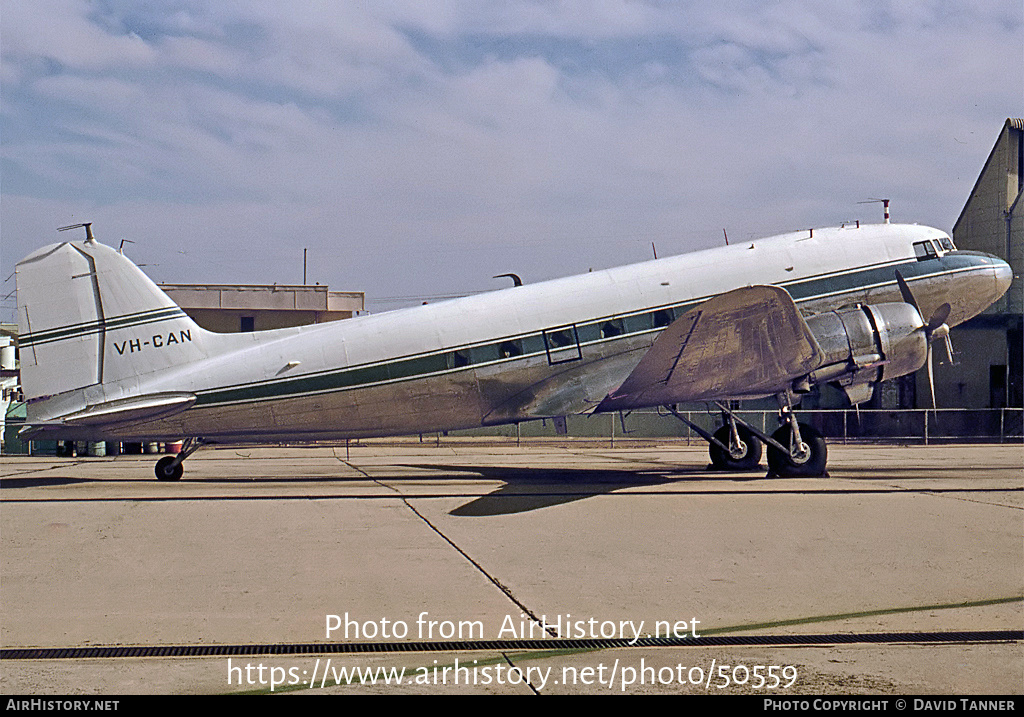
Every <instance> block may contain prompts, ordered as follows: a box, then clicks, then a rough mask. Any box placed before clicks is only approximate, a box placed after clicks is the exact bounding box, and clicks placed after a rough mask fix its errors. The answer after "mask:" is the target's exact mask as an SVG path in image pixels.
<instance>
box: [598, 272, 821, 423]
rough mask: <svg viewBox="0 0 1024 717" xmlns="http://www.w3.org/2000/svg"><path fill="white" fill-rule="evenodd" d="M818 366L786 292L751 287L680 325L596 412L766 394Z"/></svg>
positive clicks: (817, 351)
mask: <svg viewBox="0 0 1024 717" xmlns="http://www.w3.org/2000/svg"><path fill="white" fill-rule="evenodd" d="M821 361H822V351H821V348H820V347H819V346H818V342H817V341H816V340H815V338H814V334H812V333H811V330H810V328H808V326H807V322H806V321H804V319H803V317H802V316H801V315H800V311H799V310H798V309H797V308H796V304H794V303H793V299H792V297H790V295H789V294H788V293H787V292H786V290H785V289H781V288H779V287H775V286H748V287H744V288H742V289H735V290H734V291H730V292H727V293H725V294H720V295H718V296H716V297H714V298H712V299H709V300H708V301H705V302H704V303H703V304H701V305H700V306H698V307H696V308H694V309H692V310H690V311H688V312H687V313H686V314H684V315H683V316H681V317H679V318H678V319H676V320H675V321H674V322H673V323H672V324H671V325H669V327H668V328H666V329H665V331H664V332H662V334H661V336H659V337H658V339H657V341H655V342H654V345H653V346H651V348H650V349H649V350H648V351H647V353H646V354H644V357H643V358H642V359H640V363H639V364H637V366H636V368H635V369H633V372H632V373H631V374H630V375H629V377H627V378H626V380H625V381H624V382H623V383H622V385H621V386H619V388H617V389H616V390H614V391H612V392H611V393H610V394H608V396H607V397H606V398H605V399H604V400H603V401H602V402H601V405H600V406H598V408H597V410H598V411H617V410H622V409H628V408H640V407H644V406H662V405H669V404H673V403H684V402H687V401H704V400H711V399H722V398H739V397H747V396H759V395H767V394H771V393H775V392H776V391H779V390H782V389H783V388H785V387H786V386H788V385H789V383H790V382H791V381H792V380H793V379H795V378H798V377H800V376H803V375H805V374H807V373H809V372H810V371H812V370H813V369H815V368H817V367H818V365H819V364H820V363H821Z"/></svg>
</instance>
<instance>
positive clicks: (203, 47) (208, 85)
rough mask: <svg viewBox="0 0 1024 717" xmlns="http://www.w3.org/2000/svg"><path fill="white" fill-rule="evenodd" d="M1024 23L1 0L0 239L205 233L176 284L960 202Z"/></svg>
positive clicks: (482, 261) (548, 255)
mask: <svg viewBox="0 0 1024 717" xmlns="http://www.w3.org/2000/svg"><path fill="white" fill-rule="evenodd" d="M1021 27H1022V23H1021V9H1020V8H1019V7H1016V8H1013V7H1008V6H1003V5H1000V6H998V7H996V6H993V5H991V4H988V3H982V2H964V3H957V4H956V5H955V6H949V5H947V4H936V3H932V2H926V1H924V0H922V1H921V2H909V3H899V4H892V3H883V2H875V1H873V0H863V1H861V2H854V3H847V4H844V5H840V6H831V5H830V6H827V7H826V6H822V5H820V4H818V3H810V2H798V1H796V0H789V1H783V2H777V3H760V2H753V1H752V0H751V1H750V2H747V1H739V0H736V1H730V2H725V3H717V4H715V5H714V6H710V5H706V4H686V5H684V6H682V7H680V6H679V5H678V4H675V3H662V2H632V1H627V0H622V1H613V0H604V1H602V2H574V1H569V0H566V1H564V2H532V1H527V0H506V1H503V2H496V1H495V2H479V1H475V0H474V1H473V2H468V1H466V2H462V1H455V0H449V1H446V2H441V1H440V0H438V1H436V2H417V3H407V2H398V1H397V0H395V1H387V2H377V3H372V4H362V3H331V2H311V3H287V4H282V3H278V2H274V3H272V2H246V3H206V2H198V1H193V0H167V1H157V0H152V1H149V2H141V3H140V2H137V1H134V0H133V2H127V1H122V0H104V1H101V2H95V3H86V2H79V1H77V0H46V2H45V4H41V3H40V2H27V0H11V2H9V3H7V4H6V5H5V9H4V23H3V25H2V26H0V33H2V38H0V40H2V42H0V50H2V53H3V58H2V68H0V80H2V82H3V85H4V103H3V105H2V107H0V122H2V125H0V130H2V132H3V136H4V144H3V147H2V149H0V152H2V154H0V161H2V169H3V178H4V192H3V196H2V197H0V202H2V204H0V211H2V212H3V231H4V253H3V256H2V257H0V261H2V262H3V265H4V267H6V268H5V269H4V275H5V276H6V275H7V274H9V273H10V265H11V264H12V263H13V261H15V260H16V259H17V257H18V256H21V255H23V254H25V253H28V252H29V251H31V250H33V249H35V248H36V247H38V246H39V245H40V244H41V243H44V242H49V241H52V240H55V239H56V238H57V237H56V236H54V235H52V231H51V230H52V228H55V227H56V226H58V225H61V224H65V223H71V222H72V221H82V220H85V219H87V218H86V217H84V216H82V215H83V214H88V215H89V216H88V219H92V220H93V221H96V222H97V224H96V229H97V233H98V235H100V236H109V235H110V234H115V235H118V236H119V233H121V232H124V233H125V235H126V236H127V235H128V234H130V235H131V236H130V238H133V239H136V240H141V241H142V242H143V244H142V245H141V246H139V247H137V249H139V250H140V251H141V250H143V248H144V247H146V246H155V245H158V244H159V245H168V248H167V249H166V250H161V251H166V252H168V254H167V257H171V258H173V256H178V257H180V256H184V255H178V254H176V253H174V252H176V251H177V250H174V252H172V249H171V247H173V245H174V244H175V243H179V244H180V243H182V242H187V243H189V244H195V245H196V247H195V248H194V249H189V254H188V255H187V258H186V259H184V260H180V259H179V260H176V261H174V262H172V261H170V259H169V258H167V257H165V258H163V259H162V260H161V261H159V262H154V263H159V264H160V268H159V271H160V272H168V273H167V274H165V275H164V276H162V277H161V278H162V279H164V280H167V281H188V280H190V279H192V278H196V279H197V280H198V278H199V277H204V280H214V279H216V280H218V281H225V282H229V281H234V280H238V281H242V280H245V281H260V280H265V281H276V280H281V281H283V280H285V279H282V278H280V277H278V275H277V274H278V269H279V267H280V266H282V264H281V261H282V260H281V257H282V256H294V255H296V254H297V255H300V256H301V248H303V247H315V248H317V249H319V250H320V251H321V252H322V255H323V256H324V257H329V258H328V259H326V260H325V261H324V262H322V268H323V271H324V275H323V276H322V277H319V278H318V280H320V281H325V282H326V281H329V282H331V283H332V284H333V285H336V287H337V288H358V289H365V290H366V291H367V292H368V293H370V294H371V296H372V295H375V294H376V295H400V294H401V295H407V294H410V293H424V294H433V293H439V292H438V289H441V290H442V291H443V292H450V291H458V290H478V289H484V288H488V287H489V286H490V285H491V282H490V279H489V277H490V276H491V275H492V274H494V273H497V272H498V271H519V270H524V271H525V273H527V274H530V275H531V277H532V278H533V279H538V278H548V277H551V276H555V275H559V274H565V273H572V272H576V271H586V270H587V269H588V268H590V267H601V266H609V265H613V264H618V263H624V262H628V261H634V260H639V259H644V258H647V256H649V250H650V242H651V241H652V240H654V241H657V242H658V249H659V254H667V253H671V252H673V251H675V252H679V251H685V250H687V249H691V248H696V247H700V246H706V245H708V244H715V243H717V242H718V241H719V237H720V236H721V229H722V227H723V226H725V227H728V228H729V233H730V236H746V235H756V234H765V233H771V232H774V231H781V230H787V229H791V228H797V227H805V226H813V225H819V226H820V225H822V224H826V223H835V222H839V221H842V220H846V219H851V218H854V217H860V218H872V217H874V216H876V215H877V214H878V212H877V211H876V210H875V209H874V208H873V207H870V206H859V205H857V202H858V201H860V200H862V199H865V198H867V197H870V196H879V195H885V196H891V197H892V198H893V199H894V206H893V209H894V216H895V217H897V218H900V219H905V220H911V221H921V222H925V223H931V224H935V225H938V226H943V227H948V226H949V224H951V223H952V221H953V220H954V219H955V218H956V215H957V214H958V213H959V210H960V207H961V206H962V204H963V201H964V200H965V199H966V194H967V192H968V191H969V190H970V186H971V185H972V184H973V181H974V178H975V177H976V176H977V173H978V171H979V170H980V168H981V163H982V162H983V161H984V158H985V157H986V156H987V153H988V150H989V148H990V147H991V143H992V141H993V140H994V138H995V136H996V134H997V132H998V130H999V126H1000V125H1001V123H1002V121H1003V119H1005V117H1006V116H1010V115H1013V114H1016V113H1018V111H1019V97H1018V94H1019V91H1018V90H1019V87H1020V86H1021V84H1022V80H1024V77H1022V68H1021V63H1020V57H1019V55H1020V49H1019V48H1020V43H1021V34H1022V33H1021ZM71 215H74V216H71ZM100 218H102V222H103V224H105V225H106V228H107V229H108V230H109V233H108V232H105V231H103V230H101V229H100ZM147 238H148V241H149V243H148V244H147V243H145V242H146V241H147ZM154 251H155V249H154ZM172 255H173V256H172ZM218 257H221V258H218ZM555 257H557V260H555V259H554V258H555ZM173 271H179V272H180V275H173V274H172V273H171V272H173ZM214 274H216V277H214V276H213V275H214ZM243 277H244V278H243ZM261 277H263V278H262V279H261ZM8 291H9V289H8ZM5 293H6V291H5Z"/></svg>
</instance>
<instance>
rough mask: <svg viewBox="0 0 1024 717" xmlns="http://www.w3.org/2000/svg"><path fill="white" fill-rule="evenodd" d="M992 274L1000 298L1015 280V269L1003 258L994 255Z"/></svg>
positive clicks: (997, 295) (997, 296)
mask: <svg viewBox="0 0 1024 717" xmlns="http://www.w3.org/2000/svg"><path fill="white" fill-rule="evenodd" d="M992 274H993V276H994V277H995V281H996V286H995V291H996V298H997V299H998V298H999V297H1000V296H1002V295H1003V294H1005V293H1006V291H1007V290H1008V289H1009V288H1010V283H1011V282H1012V281H1013V269H1011V268H1010V265H1009V264H1007V263H1006V262H1005V261H1003V260H1002V259H996V258H995V257H993V259H992Z"/></svg>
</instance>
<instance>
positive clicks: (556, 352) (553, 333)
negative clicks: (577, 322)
mask: <svg viewBox="0 0 1024 717" xmlns="http://www.w3.org/2000/svg"><path fill="white" fill-rule="evenodd" d="M544 343H545V346H546V347H547V354H548V363H550V364H552V365H554V364H559V363H566V362H568V361H579V360H580V359H582V358H583V351H582V350H581V349H580V340H579V336H578V335H577V333H576V327H575V326H572V325H570V326H560V327H558V328H554V329H548V330H546V331H545V332H544Z"/></svg>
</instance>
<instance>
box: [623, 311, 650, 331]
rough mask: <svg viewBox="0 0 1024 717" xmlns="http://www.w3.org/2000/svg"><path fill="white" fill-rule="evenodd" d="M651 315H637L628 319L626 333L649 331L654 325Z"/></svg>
mask: <svg viewBox="0 0 1024 717" xmlns="http://www.w3.org/2000/svg"><path fill="white" fill-rule="evenodd" d="M651 321H652V320H651V315H650V314H637V315H636V316H629V317H627V318H626V333H630V334H635V333H637V332H638V331H647V330H648V329H650V328H651V327H652V326H653V324H652V323H651Z"/></svg>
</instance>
